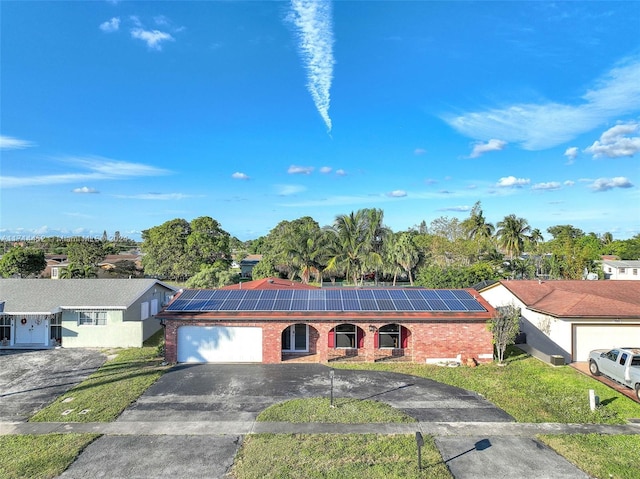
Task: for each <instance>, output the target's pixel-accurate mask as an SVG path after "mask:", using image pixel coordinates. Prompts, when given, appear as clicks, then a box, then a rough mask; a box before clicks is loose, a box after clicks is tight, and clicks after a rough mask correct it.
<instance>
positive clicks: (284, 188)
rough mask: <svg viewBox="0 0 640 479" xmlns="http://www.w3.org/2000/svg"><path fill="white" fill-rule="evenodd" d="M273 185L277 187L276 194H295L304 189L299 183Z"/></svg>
mask: <svg viewBox="0 0 640 479" xmlns="http://www.w3.org/2000/svg"><path fill="white" fill-rule="evenodd" d="M275 187H276V189H277V194H278V196H291V195H296V194H298V193H302V192H303V191H305V190H306V188H305V187H304V186H301V185H275Z"/></svg>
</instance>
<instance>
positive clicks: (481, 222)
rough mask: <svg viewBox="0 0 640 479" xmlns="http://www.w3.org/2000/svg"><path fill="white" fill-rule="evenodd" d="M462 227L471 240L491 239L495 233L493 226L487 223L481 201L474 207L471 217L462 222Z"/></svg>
mask: <svg viewBox="0 0 640 479" xmlns="http://www.w3.org/2000/svg"><path fill="white" fill-rule="evenodd" d="M462 227H463V228H464V230H465V232H466V233H467V235H468V237H469V239H489V238H491V237H492V236H493V232H494V231H495V227H494V226H493V224H491V223H489V222H487V220H486V219H485V217H484V214H483V212H482V208H481V205H480V202H479V201H477V202H476V204H475V205H473V208H472V209H471V215H470V216H469V218H467V219H466V220H464V221H463V222H462Z"/></svg>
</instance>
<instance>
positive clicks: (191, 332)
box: [178, 326, 262, 363]
mask: <svg viewBox="0 0 640 479" xmlns="http://www.w3.org/2000/svg"><path fill="white" fill-rule="evenodd" d="M178 362H179V363H260V362H262V328H254V327H230V326H181V327H179V328H178Z"/></svg>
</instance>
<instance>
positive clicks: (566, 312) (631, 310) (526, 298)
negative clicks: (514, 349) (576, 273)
mask: <svg viewBox="0 0 640 479" xmlns="http://www.w3.org/2000/svg"><path fill="white" fill-rule="evenodd" d="M500 284H502V285H503V286H504V287H505V288H507V289H508V290H509V291H511V292H512V293H513V294H514V295H515V296H516V297H517V298H518V299H519V300H521V301H522V302H523V303H524V304H525V305H526V306H527V307H528V308H529V309H532V310H535V311H540V312H542V313H545V314H549V315H551V316H558V317H573V318H575V317H585V318H589V317H598V318H607V317H608V318H623V317H624V318H629V317H633V318H640V281H541V282H539V281H527V280H524V281H504V280H503V281H500Z"/></svg>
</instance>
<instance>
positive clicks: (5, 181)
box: [0, 157, 169, 188]
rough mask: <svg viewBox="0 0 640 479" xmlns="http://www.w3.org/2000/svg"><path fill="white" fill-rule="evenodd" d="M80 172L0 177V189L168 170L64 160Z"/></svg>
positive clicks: (114, 162)
mask: <svg viewBox="0 0 640 479" xmlns="http://www.w3.org/2000/svg"><path fill="white" fill-rule="evenodd" d="M64 161H65V162H66V163H69V164H72V165H74V166H76V167H78V168H80V169H81V170H82V171H79V172H72V173H58V174H54V175H36V176H24V177H18V176H0V188H18V187H23V186H44V185H56V184H63V183H80V182H84V181H98V180H115V179H129V178H136V177H140V176H160V175H166V174H169V171H168V170H164V169H162V168H156V167H154V166H149V165H143V164H141V163H129V162H126V161H117V160H110V159H107V158H100V157H88V158H66V159H65V160H64Z"/></svg>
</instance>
